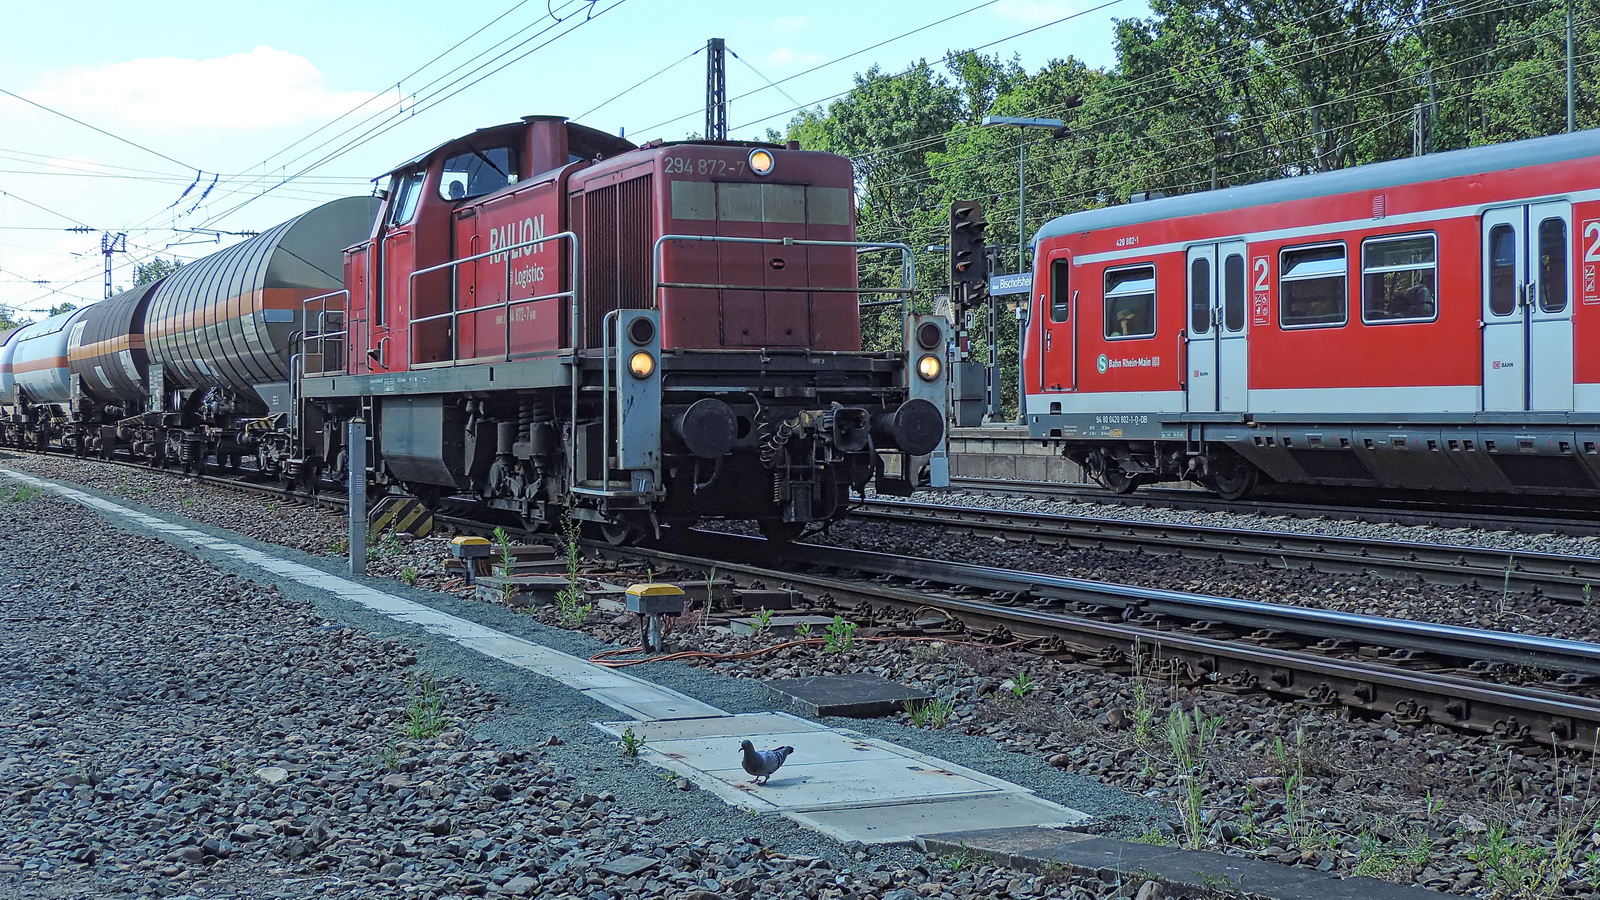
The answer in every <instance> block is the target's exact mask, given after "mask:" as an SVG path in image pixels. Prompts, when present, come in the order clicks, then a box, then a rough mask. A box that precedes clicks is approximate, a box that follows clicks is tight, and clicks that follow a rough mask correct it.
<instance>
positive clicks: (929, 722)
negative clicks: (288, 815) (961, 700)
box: [906, 697, 956, 728]
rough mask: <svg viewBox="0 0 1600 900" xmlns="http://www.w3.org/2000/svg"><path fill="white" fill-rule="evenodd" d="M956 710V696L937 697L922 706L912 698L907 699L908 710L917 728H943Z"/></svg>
mask: <svg viewBox="0 0 1600 900" xmlns="http://www.w3.org/2000/svg"><path fill="white" fill-rule="evenodd" d="M955 711H956V700H955V698H954V697H935V698H933V699H932V700H929V701H928V702H926V703H924V704H922V705H921V706H918V705H917V704H916V703H915V702H913V701H911V700H907V701H906V712H907V713H908V714H910V716H911V724H912V725H914V726H916V727H917V728H943V727H944V726H945V725H947V724H948V723H949V722H950V715H951V714H952V713H954V712H955Z"/></svg>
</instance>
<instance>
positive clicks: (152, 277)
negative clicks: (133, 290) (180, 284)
mask: <svg viewBox="0 0 1600 900" xmlns="http://www.w3.org/2000/svg"><path fill="white" fill-rule="evenodd" d="M181 268H183V261H182V260H180V259H176V258H174V259H162V258H161V257H159V256H155V257H151V259H150V261H149V262H146V263H139V264H138V265H136V266H134V267H133V283H134V286H136V287H137V286H138V285H141V284H149V283H150V282H152V281H156V280H158V279H162V278H165V277H167V276H168V275H171V274H172V273H173V272H176V271H178V270H179V269H181Z"/></svg>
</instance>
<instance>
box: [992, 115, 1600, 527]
mask: <svg viewBox="0 0 1600 900" xmlns="http://www.w3.org/2000/svg"><path fill="white" fill-rule="evenodd" d="M1597 162H1600V132H1593V131H1590V132H1581V133H1577V134H1569V135H1561V136H1557V137H1548V138H1538V139H1533V140H1526V141H1519V142H1515V143H1508V144H1502V145H1497V146H1489V147H1479V148H1474V149H1469V150H1459V151H1452V152H1447V153H1439V154H1435V155H1431V156H1424V157H1418V158H1413V159H1405V160H1398V161H1394V162H1386V163H1379V164H1375V165H1369V166H1362V167H1358V168H1352V169H1347V170H1342V171H1336V172H1327V173H1321V174H1316V175H1307V176H1303V177H1298V178H1290V179H1286V180H1282V181H1276V182H1268V183H1262V184H1255V185H1249V186H1246V187H1238V188H1232V189H1226V190H1218V191H1211V192H1207V193H1199V194H1192V195H1186V196H1182V197H1173V198H1164V199H1156V200H1149V201H1145V202H1139V203H1130V204H1128V205H1125V206H1116V207H1109V208H1104V209H1096V210H1090V211H1086V212H1080V213H1073V214H1070V215H1065V216H1061V217H1059V218H1057V219H1055V220H1053V221H1051V222H1049V223H1048V224H1047V225H1045V227H1044V228H1043V229H1041V230H1040V231H1039V232H1038V234H1037V235H1036V237H1035V249H1036V254H1035V266H1034V291H1033V293H1034V295H1035V296H1034V304H1033V308H1034V310H1035V312H1034V315H1033V317H1032V321H1031V322H1030V323H1029V325H1028V330H1027V337H1026V341H1025V345H1024V362H1023V366H1024V382H1025V386H1026V401H1025V402H1026V408H1025V413H1026V419H1027V424H1028V428H1029V432H1030V434H1031V435H1032V436H1033V437H1037V438H1042V439H1045V440H1048V441H1053V442H1057V443H1058V444H1059V446H1061V448H1062V450H1063V452H1064V453H1065V455H1066V456H1067V457H1069V458H1071V459H1073V460H1074V461H1076V462H1078V463H1079V464H1081V465H1082V466H1083V467H1084V469H1085V470H1086V472H1088V473H1089V474H1090V475H1091V476H1092V477H1093V478H1095V479H1096V480H1097V481H1099V482H1100V483H1102V484H1103V485H1105V486H1106V487H1109V488H1110V489H1112V490H1114V491H1118V492H1126V491H1131V490H1133V489H1134V488H1136V487H1137V486H1138V485H1140V484H1146V483H1152V482H1161V481H1178V480H1190V481H1196V482H1198V483H1200V484H1202V485H1205V486H1206V487H1208V488H1210V489H1211V490H1213V491H1215V492H1217V493H1218V494H1220V495H1222V496H1224V497H1228V498H1238V497H1242V496H1244V495H1245V494H1247V493H1249V492H1250V491H1251V490H1252V489H1253V488H1254V487H1255V485H1256V484H1257V482H1258V480H1259V479H1260V478H1261V476H1263V475H1265V476H1267V477H1269V478H1270V479H1272V480H1274V481H1278V482H1283V483H1300V484H1318V485H1345V486H1363V487H1384V488H1407V489H1427V490H1446V491H1478V492H1494V493H1517V492H1528V493H1540V494H1578V495H1583V494H1587V495H1596V496H1600V357H1597V356H1596V355H1595V354H1592V353H1587V352H1585V351H1583V350H1582V349H1581V348H1583V347H1584V346H1589V345H1591V344H1593V343H1594V342H1595V341H1596V339H1597V338H1600V280H1597V272H1596V269H1597V267H1600V165H1597Z"/></svg>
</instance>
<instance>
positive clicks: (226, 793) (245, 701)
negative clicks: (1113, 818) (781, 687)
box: [0, 460, 1173, 900]
mask: <svg viewBox="0 0 1600 900" xmlns="http://www.w3.org/2000/svg"><path fill="white" fill-rule="evenodd" d="M12 462H13V460H6V463H7V464H10V463H12ZM0 533H5V534H7V535H8V536H9V539H10V540H9V544H10V548H9V549H10V550H11V552H10V553H8V554H6V555H5V556H4V557H0V598H3V600H0V610H3V613H0V614H3V615H4V616H5V617H6V627H5V628H4V629H3V630H0V698H3V702H0V796H3V797H4V798H5V801H4V802H3V803H0V897H4V898H22V897H30V898H32V897H91V896H92V897H197V898H223V897H229V898H233V897H238V898H246V897H249V898H256V897H283V898H300V897H308V898H309V897H319V898H322V897H331V898H345V897H351V898H354V897H376V896H384V897H392V896H402V897H419V898H436V897H450V898H455V897H479V896H491V897H494V896H508V897H517V896H528V897H536V896H537V897H582V898H588V900H623V898H635V897H639V898H657V897H660V898H667V897H672V898H687V900H712V898H719V897H739V898H750V897H782V898H799V897H824V898H837V900H856V898H859V900H868V898H872V900H914V898H930V897H931V898H940V900H944V898H958V897H989V896H1011V897H1062V898H1074V900H1110V898H1113V897H1131V896H1134V895H1135V894H1136V893H1139V892H1140V891H1141V890H1143V891H1144V892H1145V894H1144V895H1145V896H1150V895H1155V894H1157V893H1158V892H1157V891H1155V890H1153V888H1152V887H1146V886H1145V885H1144V884H1142V883H1141V882H1139V881H1138V880H1137V879H1135V880H1133V881H1126V882H1123V881H1115V883H1105V882H1103V881H1102V880H1100V879H1098V878H1088V879H1083V878H1068V877H1066V876H1064V875H1062V874H1060V873H1046V874H1043V875H1032V874H1027V873H1022V872H1017V871H1014V870H1009V869H1005V868H1000V867H994V866H986V865H977V864H975V863H973V862H971V861H969V860H957V859H932V858H926V857H923V856H921V855H920V854H916V853H912V852H910V851H905V850H893V849H883V850H874V849H870V848H866V847H860V846H840V845H838V844H836V843H834V842H832V841H830V840H828V839H825V838H821V837H820V836H818V835H815V834H814V833H811V832H808V831H805V830H803V829H800V828H798V827H797V826H793V825H792V824H790V823H788V822H786V821H783V820H774V819H772V818H770V817H751V816H740V815H729V811H728V809H727V807H726V806H724V805H723V804H722V803H721V802H720V801H717V800H716V799H715V798H712V797H710V796H708V795H705V794H703V793H702V792H700V791H696V790H692V789H690V786H688V785H687V783H680V782H675V781H673V780H671V779H663V778H658V777H655V776H656V774H657V770H655V769H654V768H653V767H650V766H648V765H646V764H643V763H640V762H638V761H636V760H624V759H620V758H619V757H618V756H617V753H616V749H615V747H614V746H613V745H611V744H610V743H609V742H608V741H606V740H605V739H604V736H603V735H601V734H600V733H599V732H597V731H595V730H594V729H593V728H591V727H590V726H589V725H588V724H587V723H588V722H590V721H595V720H597V719H601V718H611V717H614V715H615V714H614V713H611V711H610V710H606V709H604V708H603V707H598V706H596V705H594V704H593V703H591V702H590V701H587V700H584V699H583V698H581V697H580V696H579V695H578V694H577V693H576V692H573V691H566V690H551V689H550V688H549V686H548V682H543V681H542V680H541V679H528V678H527V677H526V676H525V675H523V674H520V673H517V672H515V671H514V670H509V669H508V668H507V667H504V666H502V665H500V664H498V663H494V662H492V661H490V660H487V659H485V658H483V657H480V656H477V655H476V654H472V653H470V652H469V651H466V650H464V649H462V648H459V647H456V646H454V645H449V644H448V643H447V642H444V641H442V640H431V641H430V640H425V639H421V638H420V637H419V636H418V635H417V634H416V633H415V632H414V631H413V630H411V629H409V628H408V627H406V626H401V625H399V624H398V623H394V622H392V621H390V620H387V619H383V618H382V617H379V616H376V615H374V614H370V613H366V612H364V611H361V610H352V609H345V608H343V606H342V605H340V604H337V602H336V601H331V600H329V599H328V598H327V597H326V596H325V595H318V594H316V593H315V592H310V591H308V590H306V589H303V588H299V587H298V586H293V587H291V586H287V585H286V586H284V587H283V588H281V589H280V588H279V587H276V586H270V585H269V586H263V585H260V584H257V583H254V582H252V581H250V580H249V579H247V578H245V577H242V575H241V572H240V571H239V569H238V567H237V566H236V565H235V564H233V563H232V562H231V561H229V560H227V559H226V558H225V557H222V556H221V555H219V554H214V553H212V552H211V551H197V552H198V553H199V556H196V555H193V554H191V553H189V552H187V551H186V550H180V549H178V548H175V547H173V546H172V545H171V544H168V543H166V542H164V541H162V540H159V539H156V538H152V537H145V536H140V535H137V534H130V533H127V532H123V531H120V530H118V529H116V528H114V527H110V526H108V525H107V523H106V521H105V520H104V519H102V518H100V517H99V516H98V515H96V514H94V513H92V512H90V511H88V510H85V509H82V508H80V507H77V506H75V505H72V504H69V503H67V502H65V501H62V500H59V499H57V498H54V497H53V496H50V495H48V494H42V495H41V494H37V493H36V492H35V491H34V490H33V489H31V488H27V487H25V486H19V485H18V484H16V483H6V482H3V481H0ZM285 555H286V556H289V557H290V558H295V559H297V560H299V561H305V560H307V559H309V557H306V555H305V554H303V553H296V552H294V551H285ZM391 586H392V589H393V590H395V591H396V592H397V593H401V594H403V595H407V596H414V597H418V598H420V597H423V596H427V595H426V594H424V593H423V592H421V591H419V590H415V589H411V588H407V587H405V586H402V585H400V584H399V583H398V582H391ZM433 596H434V597H435V599H436V602H437V603H438V604H439V605H440V606H441V607H442V608H447V609H450V610H451V611H455V610H456V609H457V608H461V607H466V606H468V604H464V603H458V602H456V601H453V600H451V599H450V598H449V597H447V596H441V595H433ZM476 608H477V609H479V610H480V611H481V612H482V613H484V615H483V616H481V618H483V619H484V620H486V621H487V622H488V623H489V624H491V625H495V626H496V627H499V625H500V624H510V625H515V626H517V630H518V631H519V633H524V634H533V635H543V636H545V637H549V638H553V640H552V641H551V642H552V643H565V644H568V645H571V649H573V650H580V649H581V648H583V647H590V648H598V647H600V646H601V645H600V644H598V643H597V642H596V641H594V640H593V639H592V638H588V637H585V636H582V635H578V634H569V633H564V632H559V633H558V632H553V631H552V630H551V629H547V628H545V627H543V626H541V625H539V624H538V623H537V622H535V621H534V620H533V618H532V617H530V616H526V615H518V614H515V613H512V612H510V611H509V610H505V609H502V608H499V607H494V606H488V605H478V606H476ZM403 636H409V637H410V640H403V639H401V638H402V637H403ZM590 652H592V650H591V651H590ZM667 671H668V670H666V669H662V672H667ZM429 673H432V674H429ZM653 674H654V673H653ZM678 677H679V678H680V679H683V678H694V679H695V680H697V681H698V682H700V683H702V685H704V683H705V682H707V680H708V678H709V680H710V681H711V682H723V681H727V682H729V684H730V685H731V687H730V688H728V689H726V690H724V691H723V695H722V696H720V697H718V698H717V699H720V700H722V701H724V705H727V706H729V707H730V708H737V706H738V705H739V704H738V703H736V702H732V701H737V699H738V696H739V695H740V694H741V693H743V694H753V693H755V692H753V691H752V690H751V687H752V686H750V685H749V683H748V682H734V681H731V680H728V679H719V678H716V677H715V676H709V675H708V674H707V673H701V674H700V675H699V676H698V678H695V676H694V673H692V672H689V671H687V670H683V671H682V672H681V673H680V674H679V676H678ZM701 693H705V690H704V689H703V690H702V691H701ZM978 743H983V742H978ZM1108 793H1115V792H1108ZM625 854H637V855H642V856H646V857H650V858H651V859H653V860H655V864H654V866H653V867H651V868H649V869H648V870H646V871H644V872H642V873H640V874H638V875H634V876H631V877H628V876H621V875H613V874H609V873H607V872H605V871H604V870H602V869H601V868H600V867H601V866H602V865H603V864H606V863H607V862H610V861H614V860H616V859H617V858H619V857H621V856H623V855H625ZM1167 896H1169V897H1170V896H1173V894H1172V893H1171V892H1168V893H1167Z"/></svg>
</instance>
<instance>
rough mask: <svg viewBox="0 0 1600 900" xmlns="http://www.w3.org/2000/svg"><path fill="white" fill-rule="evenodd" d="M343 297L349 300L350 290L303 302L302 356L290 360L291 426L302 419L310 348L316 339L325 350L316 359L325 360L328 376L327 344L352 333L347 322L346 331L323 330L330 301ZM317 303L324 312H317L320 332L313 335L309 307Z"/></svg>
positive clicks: (292, 357)
mask: <svg viewBox="0 0 1600 900" xmlns="http://www.w3.org/2000/svg"><path fill="white" fill-rule="evenodd" d="M340 294H343V295H344V296H345V297H346V298H348V297H349V296H350V291H349V289H348V288H345V289H341V290H337V291H329V292H327V293H326V294H318V295H316V296H315V297H307V298H305V299H304V300H301V301H300V331H299V333H298V335H296V340H297V341H298V343H299V344H300V352H299V353H295V354H292V355H291V356H290V359H289V373H290V375H289V413H290V415H291V416H293V417H294V423H292V424H296V425H298V423H299V419H300V390H301V382H302V381H303V380H304V379H305V377H306V374H307V372H306V357H307V356H308V355H309V353H310V350H309V346H310V341H311V339H313V338H315V339H316V340H317V342H318V343H319V344H320V345H321V347H322V349H319V350H318V351H317V358H318V359H320V360H322V372H323V373H324V374H326V373H327V370H328V366H327V359H328V352H327V349H326V348H327V340H328V339H329V338H334V337H343V336H345V335H346V334H349V332H350V328H349V324H348V322H347V323H346V325H345V327H344V329H343V330H340V331H323V330H322V329H323V326H324V325H325V324H326V322H327V316H328V303H327V301H328V299H329V298H330V297H337V296H339V295H340ZM318 302H320V303H322V308H321V309H319V310H317V330H316V331H315V332H313V331H311V330H310V328H309V327H308V326H309V325H310V315H311V310H310V309H309V308H308V307H310V306H311V304H313V303H318ZM339 311H340V312H343V311H344V310H343V309H342V308H341V309H340V310H339Z"/></svg>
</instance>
